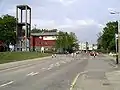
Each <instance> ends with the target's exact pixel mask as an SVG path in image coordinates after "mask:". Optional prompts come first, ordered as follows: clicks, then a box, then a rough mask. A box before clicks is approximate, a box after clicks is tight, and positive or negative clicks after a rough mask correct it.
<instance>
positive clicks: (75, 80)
mask: <svg viewBox="0 0 120 90" xmlns="http://www.w3.org/2000/svg"><path fill="white" fill-rule="evenodd" d="M87 72H88V71H83V72H80V73H78V74H77V76H76V77H75V79H74V80H73V82H72V84H71V87H70V90H73V87H74V86H75V84H76V82H77V80H78V78H79V76H80V75H81V74H85V73H87Z"/></svg>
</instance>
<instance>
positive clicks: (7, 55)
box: [0, 52, 51, 64]
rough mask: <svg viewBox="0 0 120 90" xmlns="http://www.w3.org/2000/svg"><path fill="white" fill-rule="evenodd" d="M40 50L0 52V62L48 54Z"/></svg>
mask: <svg viewBox="0 0 120 90" xmlns="http://www.w3.org/2000/svg"><path fill="white" fill-rule="evenodd" d="M50 55H51V54H48V53H44V54H43V53H40V52H0V64H2V63H8V62H15V61H21V60H27V59H33V58H41V57H46V56H50Z"/></svg>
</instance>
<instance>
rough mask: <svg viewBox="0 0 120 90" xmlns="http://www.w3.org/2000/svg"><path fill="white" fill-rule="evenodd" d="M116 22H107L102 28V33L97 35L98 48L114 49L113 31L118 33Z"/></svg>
mask: <svg viewBox="0 0 120 90" xmlns="http://www.w3.org/2000/svg"><path fill="white" fill-rule="evenodd" d="M117 31H118V22H117V21H116V22H108V23H107V24H106V27H104V28H103V32H102V34H101V35H100V36H99V37H98V48H99V49H102V48H103V49H104V50H108V51H109V52H110V51H115V33H118V32H117Z"/></svg>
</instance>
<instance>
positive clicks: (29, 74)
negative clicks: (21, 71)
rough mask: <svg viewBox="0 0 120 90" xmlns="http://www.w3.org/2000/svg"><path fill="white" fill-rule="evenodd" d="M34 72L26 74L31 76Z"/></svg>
mask: <svg viewBox="0 0 120 90" xmlns="http://www.w3.org/2000/svg"><path fill="white" fill-rule="evenodd" d="M33 73H34V72H31V73H28V74H27V75H26V76H31V75H32V74H33Z"/></svg>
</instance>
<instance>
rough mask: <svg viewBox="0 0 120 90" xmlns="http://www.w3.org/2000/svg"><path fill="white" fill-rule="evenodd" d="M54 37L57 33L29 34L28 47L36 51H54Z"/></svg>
mask: <svg viewBox="0 0 120 90" xmlns="http://www.w3.org/2000/svg"><path fill="white" fill-rule="evenodd" d="M56 36H57V31H55V32H49V31H48V32H42V33H31V40H30V47H31V49H32V50H36V51H41V50H49V49H54V46H55V42H56Z"/></svg>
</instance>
